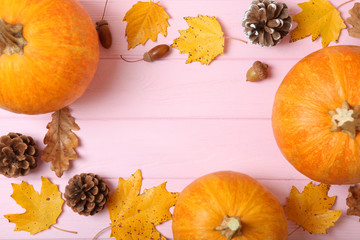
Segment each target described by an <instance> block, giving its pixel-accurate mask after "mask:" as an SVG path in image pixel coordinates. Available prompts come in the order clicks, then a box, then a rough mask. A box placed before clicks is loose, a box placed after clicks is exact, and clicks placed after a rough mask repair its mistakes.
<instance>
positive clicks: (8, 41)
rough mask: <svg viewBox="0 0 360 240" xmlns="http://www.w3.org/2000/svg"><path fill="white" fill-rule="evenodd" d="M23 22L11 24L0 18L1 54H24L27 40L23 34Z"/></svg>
mask: <svg viewBox="0 0 360 240" xmlns="http://www.w3.org/2000/svg"><path fill="white" fill-rule="evenodd" d="M22 30H23V25H22V24H15V25H12V24H9V23H7V22H5V21H4V20H2V19H0V55H2V54H7V55H9V56H10V55H12V54H14V53H18V54H20V55H23V54H24V47H25V46H26V44H27V41H26V40H25V38H24V37H23V35H22Z"/></svg>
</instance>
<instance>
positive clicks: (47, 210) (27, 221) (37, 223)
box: [4, 177, 64, 234]
mask: <svg viewBox="0 0 360 240" xmlns="http://www.w3.org/2000/svg"><path fill="white" fill-rule="evenodd" d="M41 181H42V187H41V192H40V195H39V193H38V192H36V191H35V190H34V187H33V186H32V185H30V184H28V183H26V182H24V181H23V182H22V183H21V184H14V183H13V184H12V187H13V190H14V192H13V194H12V195H11V197H12V198H13V199H14V200H15V201H16V202H17V204H19V205H20V206H22V207H23V208H25V209H26V212H25V213H21V214H8V215H5V216H4V217H5V218H7V219H8V220H9V221H10V222H12V223H15V224H16V227H15V231H27V232H30V234H35V233H38V232H40V231H42V230H45V229H48V228H49V227H50V226H51V225H53V224H55V223H56V219H57V218H58V217H59V215H60V213H61V211H62V210H61V209H62V205H63V203H64V200H63V199H62V198H61V192H59V190H58V187H57V186H56V185H55V184H52V183H51V182H50V181H49V180H48V179H47V178H45V177H41Z"/></svg>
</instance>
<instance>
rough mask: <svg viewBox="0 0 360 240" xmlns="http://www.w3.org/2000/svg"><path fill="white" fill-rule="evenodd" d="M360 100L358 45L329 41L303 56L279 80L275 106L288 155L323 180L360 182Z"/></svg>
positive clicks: (279, 138) (274, 120)
mask: <svg viewBox="0 0 360 240" xmlns="http://www.w3.org/2000/svg"><path fill="white" fill-rule="evenodd" d="M359 104H360V47H357V46H336V47H327V48H323V49H321V50H319V51H317V52H314V53H312V54H310V55H308V56H306V57H305V58H303V59H302V60H301V61H299V62H298V63H297V64H296V65H295V66H294V67H293V68H292V69H291V70H290V72H289V73H288V74H287V75H286V77H285V79H284V80H283V82H282V83H281V85H280V87H279V89H278V91H277V93H276V97H275V102H274V107H273V115H272V126H273V131H274V135H275V139H276V141H277V144H278V146H279V148H280V150H281V152H282V153H283V155H284V156H285V158H287V160H288V161H289V162H290V163H291V164H292V165H293V166H294V167H295V168H296V169H297V170H299V171H300V172H301V173H303V174H304V175H306V176H308V177H309V178H311V179H313V180H316V181H319V182H324V183H329V184H352V183H357V182H359V181H360V136H359V134H357V130H358V129H359V127H360V122H359V116H360V106H359Z"/></svg>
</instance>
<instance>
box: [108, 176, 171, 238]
mask: <svg viewBox="0 0 360 240" xmlns="http://www.w3.org/2000/svg"><path fill="white" fill-rule="evenodd" d="M141 183H142V175H141V172H140V170H138V171H136V172H135V173H134V174H133V175H132V176H131V177H130V178H129V179H128V180H124V179H122V178H119V183H118V187H117V188H116V190H115V192H114V193H113V194H112V195H111V196H110V199H109V202H108V204H107V207H108V209H109V215H110V219H111V237H115V238H116V239H117V240H142V239H161V240H165V239H166V238H165V237H163V236H162V235H161V234H160V233H159V232H158V231H157V230H156V228H155V225H158V224H160V223H163V222H165V221H167V220H170V219H171V213H170V211H169V208H170V207H173V206H174V205H175V202H176V200H177V197H178V193H171V192H168V191H167V190H166V183H163V184H161V185H159V186H157V187H153V188H151V189H146V190H144V191H143V193H142V194H140V189H141Z"/></svg>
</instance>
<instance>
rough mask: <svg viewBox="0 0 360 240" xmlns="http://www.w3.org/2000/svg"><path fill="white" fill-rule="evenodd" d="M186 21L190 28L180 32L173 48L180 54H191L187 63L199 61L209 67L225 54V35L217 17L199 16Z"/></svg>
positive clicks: (187, 18)
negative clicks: (213, 61) (215, 59)
mask: <svg viewBox="0 0 360 240" xmlns="http://www.w3.org/2000/svg"><path fill="white" fill-rule="evenodd" d="M184 19H185V20H186V22H187V23H188V25H189V28H188V29H187V30H180V31H179V33H180V37H178V38H176V39H175V40H174V42H173V44H172V45H171V46H172V47H173V48H177V49H179V50H180V53H189V57H188V59H187V60H186V63H191V62H194V61H198V62H201V64H206V65H209V64H210V63H211V61H212V60H213V59H214V58H215V57H216V56H218V55H220V54H223V53H224V43H225V38H224V33H223V31H222V29H221V26H220V23H219V22H218V21H217V20H216V18H215V17H208V16H202V15H198V16H197V17H185V18H184Z"/></svg>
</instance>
